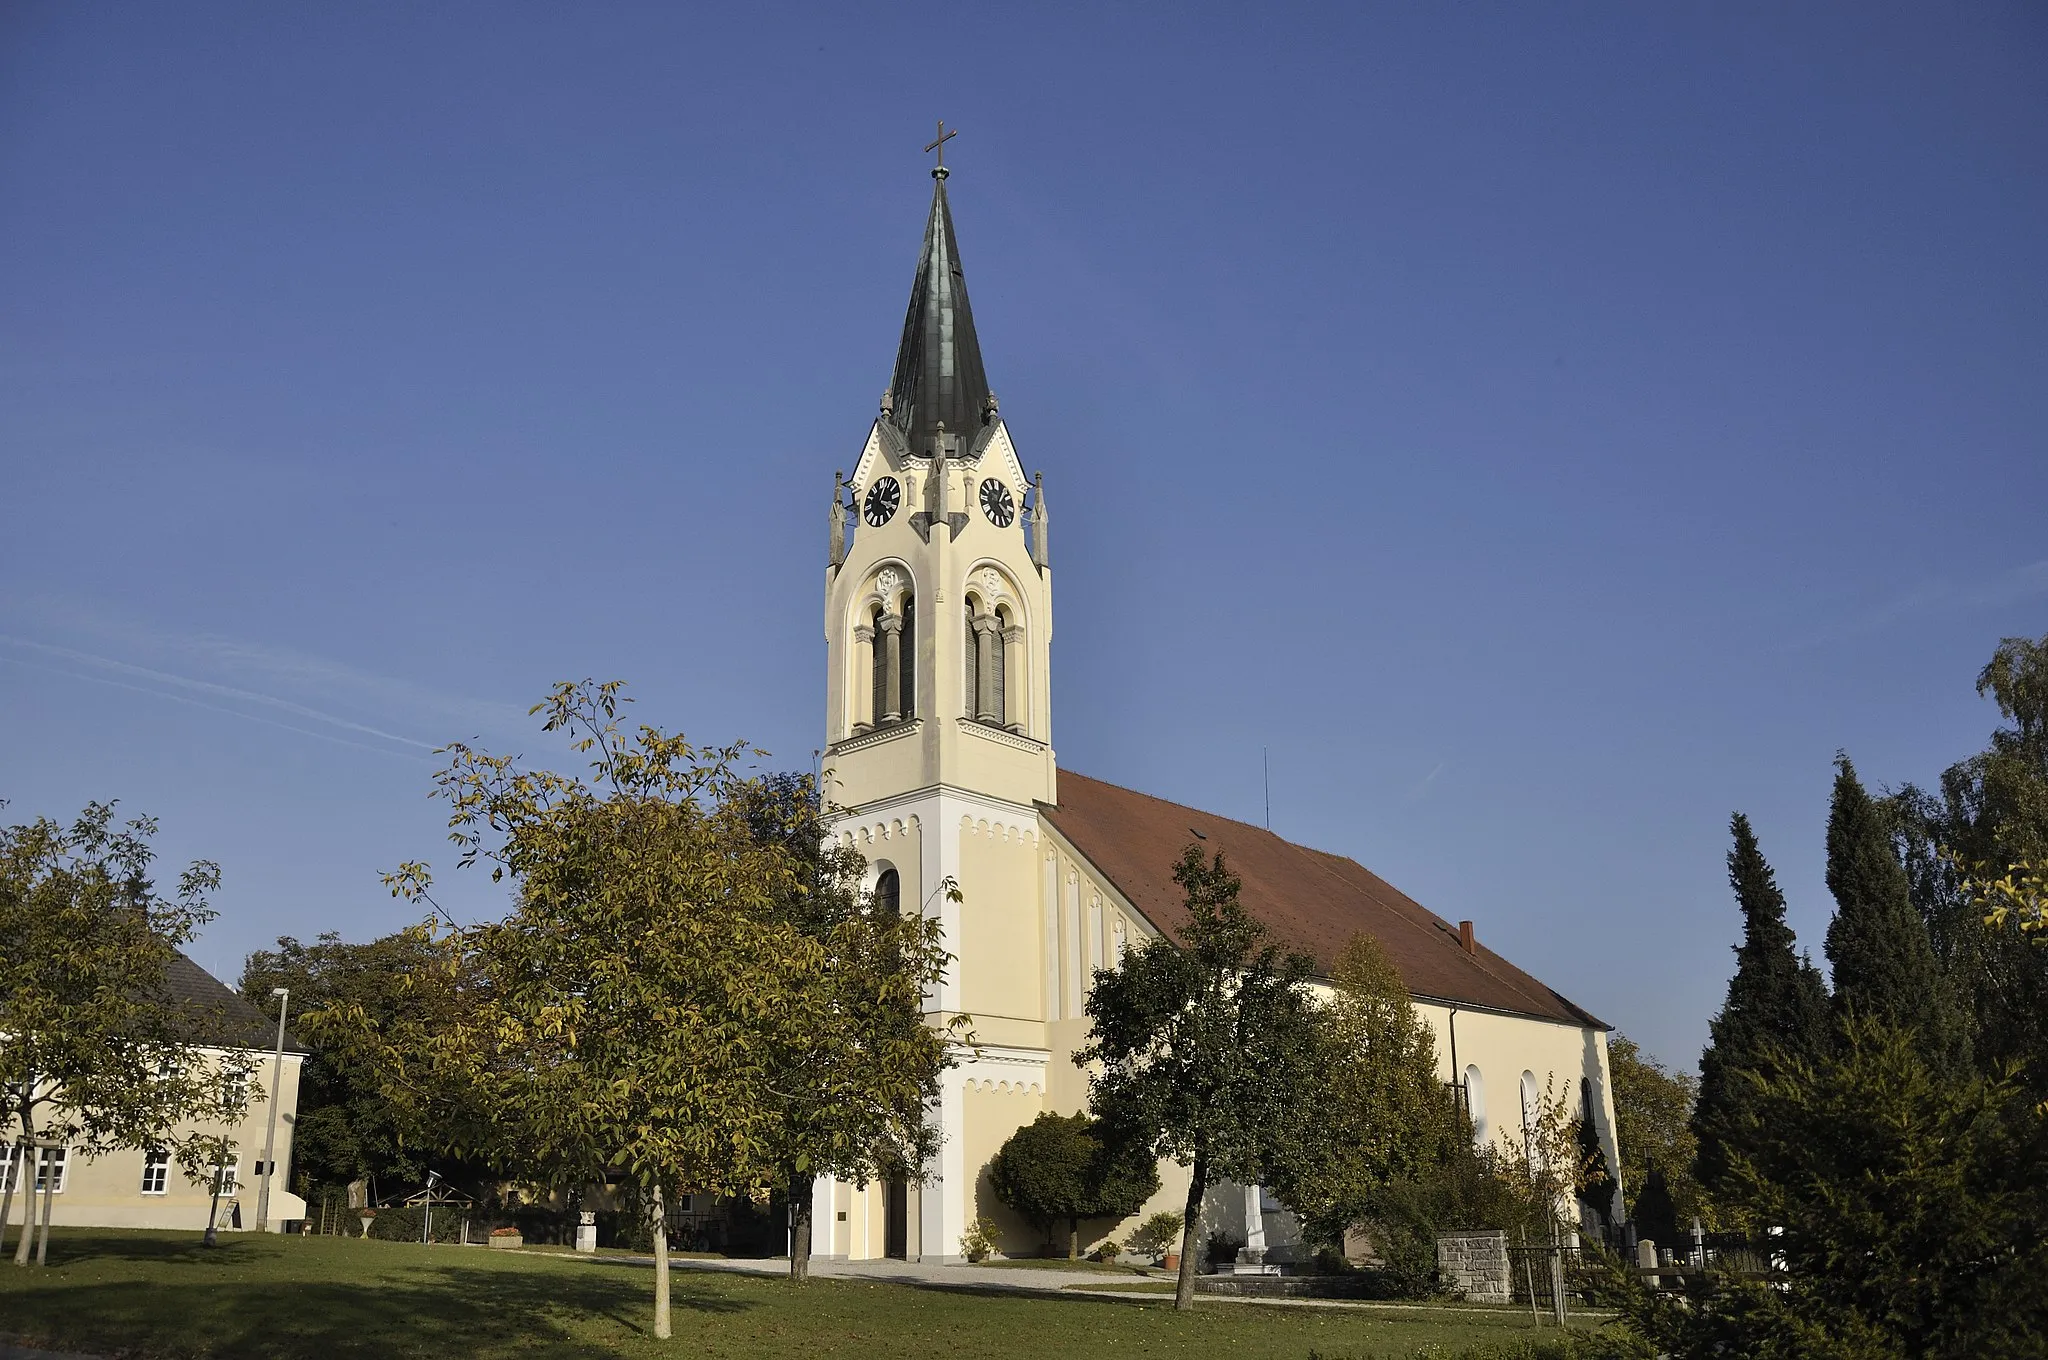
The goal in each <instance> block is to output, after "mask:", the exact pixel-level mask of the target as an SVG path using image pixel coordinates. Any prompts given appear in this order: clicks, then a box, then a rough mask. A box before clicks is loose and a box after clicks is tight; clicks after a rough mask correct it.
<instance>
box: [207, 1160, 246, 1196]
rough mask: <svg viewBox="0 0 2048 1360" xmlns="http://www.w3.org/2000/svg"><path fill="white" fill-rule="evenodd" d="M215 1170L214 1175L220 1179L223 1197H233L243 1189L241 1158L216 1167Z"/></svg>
mask: <svg viewBox="0 0 2048 1360" xmlns="http://www.w3.org/2000/svg"><path fill="white" fill-rule="evenodd" d="M213 1170H214V1174H215V1175H216V1176H218V1177H219V1178H220V1182H219V1184H220V1192H221V1193H222V1194H223V1195H232V1194H234V1193H235V1191H236V1190H237V1189H239V1188H240V1187H241V1184H242V1159H241V1158H240V1157H237V1158H235V1160H233V1161H232V1162H222V1163H220V1164H219V1165H218V1166H216V1167H214V1169H213Z"/></svg>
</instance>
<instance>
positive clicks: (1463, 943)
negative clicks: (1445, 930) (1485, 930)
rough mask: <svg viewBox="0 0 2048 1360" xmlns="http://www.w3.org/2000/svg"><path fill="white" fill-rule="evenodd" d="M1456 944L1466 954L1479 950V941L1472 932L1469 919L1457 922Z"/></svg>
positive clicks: (1475, 952)
mask: <svg viewBox="0 0 2048 1360" xmlns="http://www.w3.org/2000/svg"><path fill="white" fill-rule="evenodd" d="M1458 944H1459V946H1460V947H1461V948H1462V949H1464V951H1465V952H1466V953H1467V954H1477V953H1478V952H1479V941H1478V940H1477V939H1476V938H1475V937H1474V936H1473V934H1472V923H1471V922H1470V921H1460V922H1458Z"/></svg>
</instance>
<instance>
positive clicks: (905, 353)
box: [889, 162, 990, 454]
mask: <svg viewBox="0 0 2048 1360" xmlns="http://www.w3.org/2000/svg"><path fill="white" fill-rule="evenodd" d="M946 174H947V171H946V167H945V165H944V164H943V162H942V163H941V164H939V165H938V166H936V167H935V168H934V169H933V170H932V180H933V184H932V211H931V216H930V217H929V218H927V219H926V220H925V224H924V250H923V252H922V253H921V254H920V255H919V256H918V261H917V277H916V278H915V279H913V280H912V281H911V285H910V310H909V312H908V313H907V314H906V315H905V316H904V318H903V341H902V343H901V344H899V345H898V346H897V347H896V372H895V374H894V376H893V377H891V378H890V380H889V395H890V397H891V398H892V405H893V408H894V409H893V411H892V413H891V415H890V419H891V421H892V422H893V423H894V424H895V426H896V428H897V429H898V430H900V431H902V433H903V435H904V438H905V439H906V440H907V441H908V442H909V445H910V449H911V452H913V453H916V454H923V453H924V452H925V451H926V449H927V448H928V447H929V445H930V442H931V436H932V434H933V433H934V432H935V431H936V430H937V428H938V426H939V424H940V423H941V422H944V424H945V426H946V429H947V431H948V432H949V433H951V434H954V435H958V436H961V437H962V447H963V450H964V448H965V447H966V446H967V445H969V444H971V443H972V442H973V439H974V436H975V434H976V432H978V431H979V430H980V428H981V425H982V423H983V421H984V420H986V419H987V418H988V415H989V411H990V405H989V391H988V375H987V374H986V373H985V372H984V371H983V370H982V366H981V342H980V340H979V339H977V338H976V336H975V334H974V312H973V310H972V309H971V308H969V306H968V305H967V277H966V275H965V274H963V273H962V272H961V269H960V244H959V241H958V239H957V238H956V237H955V236H954V235H953V212H952V209H951V208H950V207H949V206H948V205H947V203H946Z"/></svg>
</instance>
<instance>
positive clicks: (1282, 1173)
mask: <svg viewBox="0 0 2048 1360" xmlns="http://www.w3.org/2000/svg"><path fill="white" fill-rule="evenodd" d="M1330 980H1331V986H1332V995H1331V998H1330V1000H1329V1001H1328V1002H1327V1003H1325V1004H1324V1005H1322V1006H1320V1007H1318V1008H1317V1010H1316V1028H1317V1034H1318V1038H1319V1040H1320V1042H1321V1048H1320V1051H1319V1053H1318V1055H1317V1062H1318V1064H1319V1065H1320V1067H1321V1069H1322V1077H1321V1080H1320V1081H1318V1082H1317V1083H1316V1084H1315V1086H1314V1087H1313V1088H1312V1089H1310V1090H1309V1091H1305V1092H1303V1093H1301V1094H1302V1097H1303V1099H1305V1100H1313V1101H1316V1102H1317V1108H1316V1109H1315V1110H1314V1111H1313V1113H1312V1117H1311V1118H1310V1119H1309V1120H1306V1121H1303V1122H1302V1123H1300V1124H1297V1125H1296V1126H1295V1127H1296V1130H1297V1131H1298V1132H1300V1133H1301V1134H1303V1135H1304V1139H1303V1141H1302V1142H1300V1143H1299V1144H1297V1145H1294V1146H1290V1147H1289V1148H1287V1149H1286V1152H1285V1155H1283V1156H1282V1157H1281V1158H1280V1159H1279V1165H1278V1166H1277V1167H1276V1168H1275V1169H1274V1171H1273V1173H1272V1177H1273V1178H1272V1182H1271V1184H1272V1186H1273V1189H1274V1190H1275V1192H1276V1193H1278V1194H1279V1196H1280V1197H1281V1199H1282V1200H1284V1201H1285V1202H1286V1203H1287V1204H1288V1206H1289V1207H1291V1208H1293V1209H1294V1210H1295V1211H1296V1212H1297V1213H1299V1214H1301V1215H1302V1217H1303V1219H1304V1220H1305V1223H1306V1226H1307V1228H1308V1231H1309V1234H1310V1235H1311V1236H1312V1237H1313V1238H1315V1239H1316V1240H1319V1241H1321V1242H1324V1243H1326V1244H1328V1245H1331V1246H1337V1247H1341V1246H1342V1244H1343V1241H1344V1235H1345V1233H1346V1231H1347V1230H1348V1229H1350V1228H1351V1227H1352V1226H1353V1225H1355V1224H1358V1223H1360V1222H1362V1221H1364V1220H1366V1219H1369V1218H1371V1217H1372V1216H1373V1214H1374V1210H1375V1206H1376V1205H1377V1204H1378V1203H1379V1202H1380V1200H1381V1197H1382V1195H1383V1194H1384V1192H1385V1190H1386V1188H1387V1187H1388V1186H1389V1185H1391V1184H1393V1183H1394V1182H1396V1181H1398V1180H1400V1179H1401V1178H1403V1177H1407V1176H1413V1175H1415V1174H1418V1173H1419V1172H1420V1171H1422V1170H1423V1168H1425V1167H1426V1166H1428V1165H1429V1164H1430V1163H1431V1162H1432V1161H1433V1160H1435V1159H1436V1158H1437V1157H1438V1156H1439V1155H1440V1154H1441V1152H1442V1151H1443V1149H1444V1148H1445V1147H1446V1146H1447V1145H1448V1144H1449V1143H1451V1142H1452V1141H1454V1140H1458V1139H1461V1138H1463V1137H1464V1136H1465V1135H1464V1133H1463V1132H1462V1130H1461V1129H1460V1128H1459V1122H1458V1119H1457V1117H1456V1109H1455V1107H1454V1106H1453V1105H1452V1103H1451V1102H1450V1100H1448V1099H1447V1098H1446V1096H1445V1091H1444V1084H1443V1082H1442V1080H1441V1079H1440V1078H1439V1077H1438V1075H1437V1055H1436V1038H1435V1035H1434V1034H1433V1033H1432V1031H1431V1030H1430V1028H1429V1026H1428V1024H1427V1023H1426V1022H1424V1020H1423V1019H1422V1017H1421V1016H1420V1015H1418V1014H1417V1013H1416V1010H1415V1005H1414V1003H1413V1001H1412V1000H1411V999H1410V997H1409V995H1408V989H1407V987H1406V986H1405V985H1404V984H1403V983H1402V981H1401V975H1400V974H1399V973H1398V972H1396V971H1395V969H1394V965H1393V961H1392V960H1391V959H1389V958H1388V957H1387V953H1386V950H1385V949H1384V948H1382V947H1381V945H1380V943H1379V941H1377V940H1375V939H1373V938H1372V937H1371V936H1369V935H1357V936H1354V937H1352V939H1351V942H1350V943H1349V944H1347V945H1346V946H1345V948H1344V951H1343V953H1341V954H1339V955H1338V957H1337V962H1336V965H1335V966H1334V967H1333V968H1332V969H1331V979H1330Z"/></svg>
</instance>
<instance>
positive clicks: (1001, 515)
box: [981, 478, 1017, 529]
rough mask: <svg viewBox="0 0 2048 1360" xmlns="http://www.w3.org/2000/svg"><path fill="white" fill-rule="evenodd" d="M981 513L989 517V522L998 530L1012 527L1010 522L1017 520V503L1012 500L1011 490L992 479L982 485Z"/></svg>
mask: <svg viewBox="0 0 2048 1360" xmlns="http://www.w3.org/2000/svg"><path fill="white" fill-rule="evenodd" d="M981 513H982V514H984V515H987V516H988V522H989V523H990V524H993V525H995V526H996V528H998V529H1007V528H1009V527H1010V521H1011V520H1013V519H1015V518H1017V503H1016V502H1015V501H1013V500H1011V499H1010V488H1008V487H1007V486H1004V485H1003V484H1002V483H1001V482H999V481H996V480H995V479H994V478H990V479H989V480H988V481H985V482H983V483H982V484H981Z"/></svg>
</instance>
